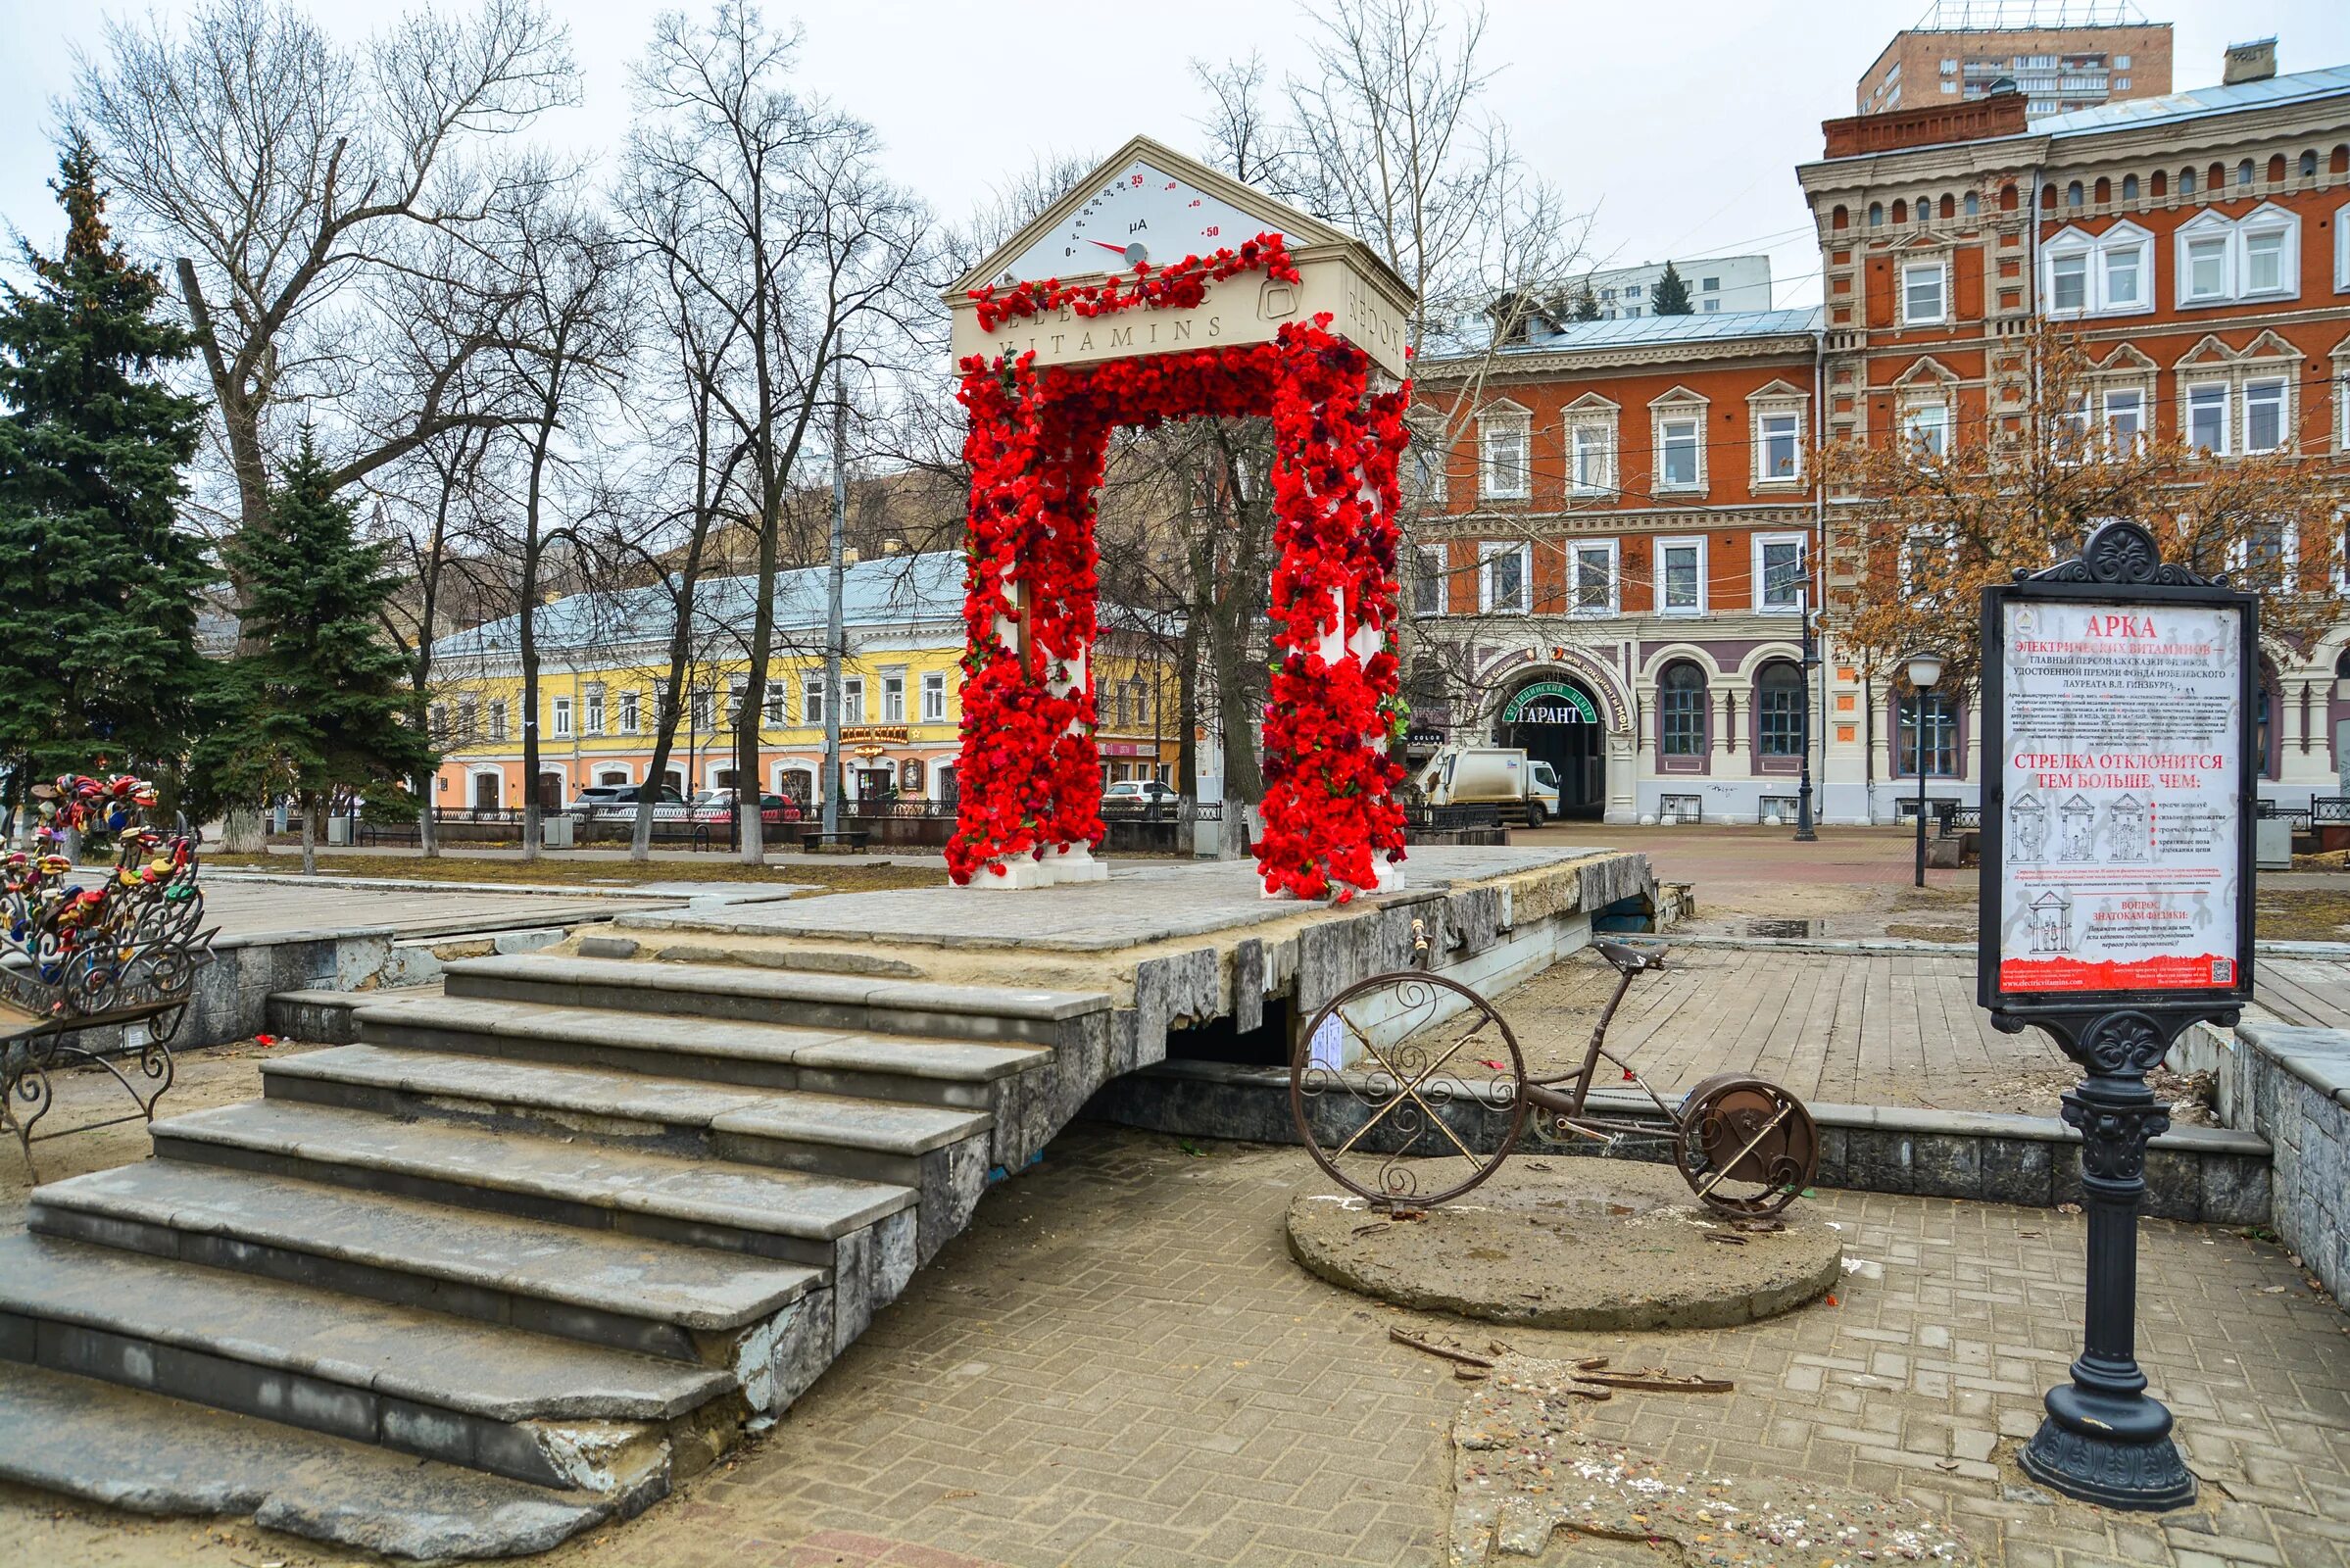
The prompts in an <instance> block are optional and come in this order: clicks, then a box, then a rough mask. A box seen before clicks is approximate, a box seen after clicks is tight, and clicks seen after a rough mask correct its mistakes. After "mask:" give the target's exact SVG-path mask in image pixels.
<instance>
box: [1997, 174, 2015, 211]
mask: <svg viewBox="0 0 2350 1568" xmlns="http://www.w3.org/2000/svg"><path fill="white" fill-rule="evenodd" d="M2015 210H2016V186H2015V182H2014V181H2013V180H2010V181H2008V183H2006V184H2004V185H2002V186H2000V187H1999V211H2001V212H2003V213H2012V212H2014V211H2015Z"/></svg>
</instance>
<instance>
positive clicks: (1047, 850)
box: [947, 137, 1411, 899]
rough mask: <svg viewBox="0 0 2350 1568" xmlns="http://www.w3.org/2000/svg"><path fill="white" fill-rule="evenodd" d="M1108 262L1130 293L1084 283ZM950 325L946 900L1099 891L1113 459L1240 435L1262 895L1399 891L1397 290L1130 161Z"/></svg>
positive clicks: (1352, 253)
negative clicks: (1250, 554) (949, 882)
mask: <svg viewBox="0 0 2350 1568" xmlns="http://www.w3.org/2000/svg"><path fill="white" fill-rule="evenodd" d="M1089 225H1090V226H1089ZM1103 234H1115V235H1116V236H1117V237H1118V243H1117V244H1115V245H1113V244H1111V243H1109V241H1107V240H1105V239H1102V238H1100V237H1099V236H1101V235H1103ZM1251 234H1253V235H1254V236H1255V237H1254V238H1252V239H1251V238H1248V237H1247V236H1248V235H1251ZM1097 245H1098V246H1100V247H1101V248H1102V250H1108V251H1113V252H1116V253H1118V258H1117V260H1116V261H1115V262H1113V263H1109V264H1108V265H1112V266H1115V267H1118V268H1120V269H1121V270H1115V271H1109V272H1101V271H1096V270H1093V269H1096V268H1099V267H1101V266H1102V265H1104V263H1103V262H1102V259H1101V253H1100V251H1098V250H1097V249H1095V247H1096V246H1097ZM1064 277H1075V278H1076V279H1077V280H1076V281H1074V282H1063V281H1060V279H1062V278H1064ZM1089 279H1093V280H1089ZM947 302H948V304H949V306H950V308H951V310H952V312H953V317H954V341H955V355H956V368H957V369H958V370H960V371H961V373H962V383H961V389H960V392H959V393H958V400H959V401H960V402H961V404H962V405H963V407H964V409H965V410H966V411H967V413H968V415H969V418H970V430H969V434H968V437H967V438H966V440H965V442H964V446H963V452H964V457H965V459H966V460H967V461H968V463H969V465H970V469H971V498H970V511H969V522H968V538H967V549H968V552H969V556H970V561H971V568H970V577H969V588H968V592H967V595H966V598H965V602H964V608H963V621H964V633H965V639H966V644H967V652H966V653H965V656H964V659H963V667H964V669H965V671H966V676H965V681H964V685H963V694H962V706H963V726H962V728H963V740H962V750H961V753H960V755H959V757H958V759H957V761H956V765H955V785H956V815H955V835H954V837H953V838H952V839H950V840H949V841H948V845H947V863H948V869H949V871H950V872H951V873H952V875H953V876H954V878H955V881H956V882H958V883H965V884H971V885H976V886H980V887H1036V886H1041V885H1044V884H1047V883H1052V882H1060V881H1093V880H1096V879H1098V878H1100V877H1102V876H1104V875H1106V874H1107V872H1106V870H1105V868H1103V867H1102V866H1101V865H1100V864H1098V863H1097V862H1095V861H1094V859H1093V857H1092V850H1093V847H1094V846H1095V845H1096V844H1099V843H1100V842H1101V841H1102V836H1103V833H1104V828H1103V825H1102V811H1101V802H1102V761H1101V756H1100V748H1099V746H1098V745H1097V744H1096V741H1095V729H1096V725H1097V722H1098V717H1099V711H1098V708H1097V704H1096V701H1095V692H1094V677H1093V672H1092V667H1091V664H1092V654H1093V648H1094V642H1095V638H1096V631H1097V622H1096V617H1095V604H1094V590H1095V583H1096V576H1097V570H1098V565H1099V562H1098V557H1097V554H1096V550H1095V544H1094V513H1095V495H1096V490H1097V488H1098V487H1099V485H1100V483H1101V480H1102V466H1103V463H1104V461H1105V459H1106V457H1107V454H1108V449H1109V438H1110V434H1111V432H1112V431H1113V430H1115V429H1116V428H1117V427H1119V426H1120V425H1154V424H1157V423H1158V422H1160V421H1161V420H1164V419H1182V418H1193V417H1259V418H1269V419H1270V421H1271V423H1272V426H1273V437H1274V448H1275V451H1274V459H1273V471H1272V475H1271V490H1272V493H1273V498H1274V539H1273V542H1274V547H1275V550H1276V552H1277V553H1278V557H1279V560H1278V562H1277V564H1275V566H1274V568H1273V574H1272V591H1271V594H1270V596H1269V606H1268V608H1269V612H1270V614H1269V618H1270V620H1271V622H1272V656H1273V657H1272V663H1273V675H1272V680H1271V685H1270V691H1269V693H1268V701H1267V703H1266V719H1265V725H1264V730H1263V746H1262V751H1263V758H1262V761H1263V773H1264V779H1265V797H1264V801H1263V805H1262V812H1263V818H1264V831H1263V833H1262V834H1261V835H1260V836H1259V838H1258V840H1257V843H1256V858H1257V869H1258V873H1259V876H1260V878H1261V880H1262V883H1263V887H1264V891H1265V892H1266V893H1267V894H1268V895H1282V896H1295V897H1298V898H1315V899H1318V898H1322V897H1325V896H1332V895H1335V896H1339V897H1346V896H1349V895H1350V894H1351V893H1352V892H1357V891H1371V890H1375V889H1379V888H1385V887H1392V886H1395V885H1396V884H1397V883H1398V882H1399V880H1400V863H1401V861H1402V858H1403V813H1402V809H1401V807H1400V806H1399V805H1398V804H1397V803H1396V801H1395V798H1394V795H1393V793H1392V792H1393V787H1394V785H1395V783H1396V782H1397V781H1398V780H1399V778H1400V775H1401V771H1402V770H1401V768H1400V767H1399V766H1398V765H1397V764H1396V763H1395V762H1394V761H1393V760H1390V757H1389V754H1388V733H1387V731H1388V713H1389V712H1390V711H1391V710H1392V709H1393V708H1394V707H1395V692H1396V678H1395V625H1396V622H1397V619H1398V607H1397V605H1396V603H1395V551H1396V523H1395V515H1396V510H1397V490H1396V478H1395V469H1396V463H1397V461H1398V459H1399V458H1400V456H1401V453H1402V450H1403V445H1404V439H1405V436H1404V426H1403V412H1404V409H1405V407H1406V402H1407V399H1408V396H1409V392H1408V387H1407V386H1406V385H1405V384H1404V383H1403V381H1402V378H1403V376H1404V375H1405V374H1406V371H1407V361H1406V359H1405V356H1404V352H1403V346H1404V340H1405V334H1404V322H1405V321H1406V320H1407V319H1408V317H1409V312H1410V307H1411V294H1410V291H1409V290H1408V289H1407V288H1406V287H1404V285H1403V283H1402V281H1401V279H1400V278H1398V277H1396V275H1395V272H1394V270H1392V269H1390V268H1389V267H1388V266H1387V265H1386V264H1385V263H1383V262H1381V261H1380V260H1379V259H1378V258H1377V257H1375V256H1374V255H1373V254H1372V253H1371V252H1370V251H1369V250H1368V249H1366V248H1365V247H1363V246H1362V245H1360V244H1359V243H1357V242H1356V241H1354V240H1352V239H1350V238H1349V237H1348V236H1347V235H1346V234H1345V233H1344V232H1342V231H1340V230H1338V229H1336V228H1333V227H1332V226H1330V225H1329V224H1327V223H1324V222H1323V221H1321V220H1319V219H1316V218H1314V217H1312V216H1310V215H1309V214H1306V213H1303V212H1300V211H1297V210H1296V209H1294V208H1289V207H1284V206H1283V205H1281V204H1280V203H1278V202H1275V201H1273V200H1271V199H1270V198H1268V197H1266V196H1265V195H1264V194H1263V193H1262V192H1260V191H1256V190H1252V189H1250V188H1249V187H1248V186H1247V185H1243V184H1240V183H1238V182H1237V181H1234V180H1232V179H1229V178H1227V177H1225V176H1224V175H1222V174H1219V173H1217V172H1215V171H1213V170H1211V169H1208V168H1206V167H1204V166H1202V165H1200V164H1198V163H1195V162H1193V161H1192V160H1191V159H1188V158H1185V157H1183V156H1182V155H1181V154H1178V153H1175V152H1172V151H1170V150H1168V149H1167V148H1164V147H1161V146H1159V145H1158V144H1157V143H1155V142H1152V141H1150V140H1149V139H1147V138H1144V137H1137V138H1135V139H1134V140H1133V141H1131V142H1129V143H1128V144H1127V145H1126V146H1125V147H1124V148H1122V149H1120V151H1119V152H1118V153H1117V154H1116V155H1115V156H1114V157H1112V158H1111V159H1110V160H1109V162H1107V163H1105V164H1103V165H1102V167H1101V168H1099V169H1097V170H1096V171H1094V172H1093V173H1092V174H1091V175H1089V176H1088V177H1087V178H1086V179H1084V180H1082V181H1080V182H1079V184H1078V185H1077V186H1076V187H1075V188H1074V189H1072V190H1071V191H1069V192H1068V193H1067V194H1066V195H1064V196H1062V197H1061V198H1060V200H1058V201H1056V202H1055V203H1053V205H1052V206H1051V207H1049V208H1047V209H1046V210H1045V212H1043V213H1042V214H1040V215H1039V216H1038V217H1037V218H1036V219H1035V220H1034V221H1031V222H1030V223H1029V224H1028V225H1027V226H1026V227H1024V228H1023V229H1021V230H1020V232H1019V233H1018V234H1016V235H1014V236H1013V238H1012V239H1011V240H1010V241H1009V243H1007V244H1006V245H1005V246H1004V248H1003V249H1002V250H1000V251H999V252H997V253H996V254H995V255H993V256H991V257H989V258H988V259H987V261H985V262H984V263H982V264H981V265H980V266H979V267H978V268H977V269H975V270H973V271H972V272H971V273H970V274H969V275H968V276H966V277H965V278H963V279H962V280H961V281H960V283H959V284H958V285H957V286H956V288H955V290H953V291H951V292H950V293H949V294H948V296H947Z"/></svg>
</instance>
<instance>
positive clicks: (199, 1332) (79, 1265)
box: [0, 1232, 740, 1496]
mask: <svg viewBox="0 0 2350 1568" xmlns="http://www.w3.org/2000/svg"><path fill="white" fill-rule="evenodd" d="M0 1359H7V1360H11V1361H24V1362H28V1363H31V1364H34V1365H38V1366H43V1367H46V1368H48V1369H49V1370H51V1371H53V1372H71V1373H74V1374H77V1375H79V1376H83V1377H93V1378H98V1379H101V1380H103V1381H105V1382H109V1383H119V1384H122V1385H124V1386H125V1387H129V1388H137V1389H145V1390H149V1391H151V1392H153V1393H156V1394H161V1395H166V1396H168V1397H172V1398H178V1399H186V1400H189V1401H190V1402H193V1403H197V1404H209V1405H212V1406H214V1407H216V1408H219V1409H223V1410H232V1411H235V1412H237V1413H238V1414H241V1415H255V1416H262V1417H265V1418H267V1419H269V1420H273V1421H281V1422H284V1423H286V1424H287V1425H289V1426H298V1427H304V1428H307V1429H309V1430H311V1431H314V1432H325V1433H328V1434H331V1435H332V1436H335V1437H339V1438H347V1439H350V1440H351V1441H352V1442H355V1443H372V1444H375V1445H377V1446H382V1447H388V1448H397V1449H400V1450H401V1451H402V1452H406V1453H414V1454H417V1455H420V1456H422V1457H424V1458H428V1459H439V1460H442V1461H444V1462H445V1463H449V1464H459V1465H465V1466H467V1467H469V1468H471V1469H475V1470H486V1471H488V1472H490V1473H491V1474H493V1475H502V1476H506V1477H509V1478H511V1479H513V1480H516V1481H527V1482H531V1483H533V1484H535V1485H538V1486H544V1487H555V1488H565V1489H567V1488H579V1489H582V1490H586V1491H591V1492H594V1493H597V1494H598V1495H604V1496H621V1495H629V1496H633V1495H639V1494H642V1493H646V1492H650V1493H651V1494H652V1495H660V1494H661V1493H662V1492H665V1491H666V1490H667V1486H668V1480H669V1475H670V1467H671V1460H672V1453H671V1449H672V1444H673V1442H675V1441H678V1440H684V1441H685V1442H686V1443H687V1445H688V1449H689V1451H694V1450H703V1445H704V1439H703V1437H702V1435H701V1434H699V1433H697V1432H696V1430H695V1429H696V1417H697V1416H701V1417H703V1418H704V1419H705V1420H708V1419H710V1418H711V1417H713V1416H714V1417H715V1418H716V1419H717V1420H719V1421H721V1422H723V1423H724V1425H725V1426H726V1427H727V1428H729V1429H730V1428H731V1426H732V1424H733V1422H734V1421H735V1420H736V1419H737V1418H738V1416H739V1413H740V1412H739V1406H738V1405H737V1404H736V1402H735V1401H733V1400H731V1399H728V1398H727V1397H726V1396H728V1395H729V1394H731V1392H732V1391H733V1388H734V1381H733V1379H732V1378H731V1377H729V1376H728V1375H727V1374H726V1373H725V1372H722V1371H719V1370H717V1369H715V1368H711V1367H704V1366H685V1365H680V1364H679V1363H677V1362H674V1361H665V1360H661V1359H659V1358H657V1357H654V1356H649V1355H637V1354H634V1353H631V1352H629V1351H625V1350H609V1349H604V1348H599V1347H591V1346H585V1345H579V1344H576V1343H574V1342H572V1341H569V1340H559V1339H554V1338H550V1337H548V1336H546V1335H540V1334H529V1333H525V1332H523V1331H522V1330H519V1329H511V1328H503V1327H499V1326H497V1325H494V1324H486V1323H473V1322H467V1321H465V1320H463V1319H459V1318H451V1317H445V1316H443V1315H442V1314H440V1313H438V1312H428V1311H422V1310H419V1309H417V1308H416V1307H409V1306H398V1305H393V1304H391V1303H388V1302H381V1301H371V1300H368V1299H365V1298H362V1297H354V1296H343V1295H338V1294H336V1293H334V1292H331V1291H322V1290H316V1289H312V1288H310V1287H307V1286H300V1285H289V1284H284V1283H282V1282H279V1281H276V1280H269V1279H260V1278H256V1277H254V1276H252V1275H249V1274H230V1273H226V1272H223V1271H221V1270H219V1269H211V1268H202V1267H198V1266H196V1265H193V1264H189V1263H181V1262H177V1261H174V1260H171V1259H167V1258H157V1257H148V1256H144V1255H142V1254H140V1253H136V1252H124V1251H118V1250H114V1249H111V1248H103V1247H90V1246H87V1245H85V1244H83V1243H79V1242H69V1241H60V1240H57V1239H55V1238H52V1237H46V1236H35V1235H31V1234H29V1233H24V1232H21V1233H19V1234H17V1235H14V1236H7V1237H0ZM713 1401H715V1402H716V1404H717V1405H718V1408H717V1409H716V1410H715V1411H711V1410H710V1409H709V1408H708V1407H709V1406H710V1405H711V1404H712V1402H713ZM583 1423H585V1424H588V1425H591V1426H593V1427H594V1428H595V1429H596V1431H595V1434H594V1435H593V1437H592V1438H588V1437H585V1436H584V1435H583V1433H582V1432H581V1430H580V1429H581V1426H582V1424H583ZM703 1451H706V1450H703Z"/></svg>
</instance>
